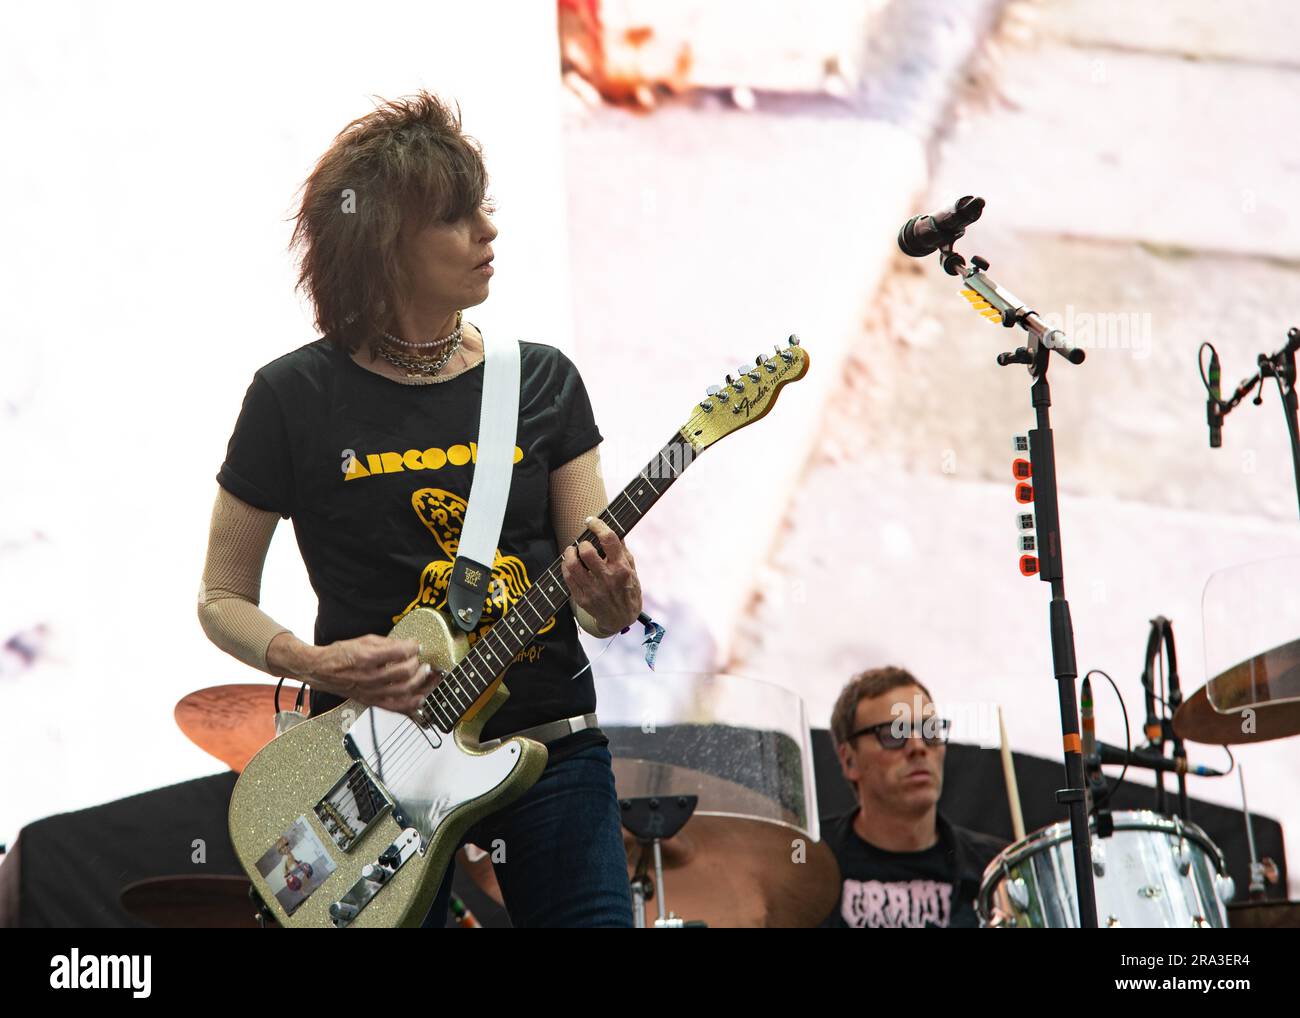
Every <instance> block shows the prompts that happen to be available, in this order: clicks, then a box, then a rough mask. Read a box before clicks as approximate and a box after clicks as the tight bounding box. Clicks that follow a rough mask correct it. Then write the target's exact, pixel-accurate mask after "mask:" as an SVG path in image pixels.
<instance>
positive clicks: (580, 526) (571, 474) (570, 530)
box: [550, 446, 613, 637]
mask: <svg viewBox="0 0 1300 1018" xmlns="http://www.w3.org/2000/svg"><path fill="white" fill-rule="evenodd" d="M550 488H551V526H552V527H554V528H555V541H556V544H558V545H559V547H560V550H561V551H563V549H564V546H565V545H566V544H572V543H573V542H574V541H575V540H576V539H577V537H578V535H579V534H581V533H582V532H583V531H584V530H586V529H587V524H586V523H585V522H584V521H585V520H586V519H587V517H588V516H595V515H596V514H597V513H599V512H600V511H601V510H602V509H604V508H605V507H606V506H607V505H609V497H608V496H607V495H606V494H605V480H604V478H603V477H601V474H600V447H599V446H594V447H593V448H591V449H588V450H587V451H586V452H584V453H582V454H581V455H579V456H575V457H574V458H573V459H571V460H569V462H568V463H566V464H564V466H561V467H556V468H555V469H554V470H552V471H551V485H550ZM570 604H571V606H572V608H573V617H574V618H575V619H577V621H578V625H580V626H581V627H582V628H583V629H585V630H586V631H587V632H588V633H590V634H591V635H592V636H599V637H605V636H612V635H613V634H612V633H602V632H601V631H600V629H599V627H598V626H597V624H596V620H595V619H593V618H592V617H591V616H590V615H588V614H587V613H586V612H585V611H583V610H582V609H581V608H580V607H579V606H578V605H577V604H574V603H572V602H570Z"/></svg>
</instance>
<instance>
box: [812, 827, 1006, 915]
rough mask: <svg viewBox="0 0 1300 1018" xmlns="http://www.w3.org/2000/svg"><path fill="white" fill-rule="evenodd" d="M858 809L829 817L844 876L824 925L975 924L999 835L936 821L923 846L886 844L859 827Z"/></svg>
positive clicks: (826, 833)
mask: <svg viewBox="0 0 1300 1018" xmlns="http://www.w3.org/2000/svg"><path fill="white" fill-rule="evenodd" d="M857 814H858V811H857V810H856V809H855V810H854V811H853V812H852V813H848V814H846V815H844V816H839V817H833V818H831V819H828V820H826V821H824V822H823V824H822V838H823V840H824V841H825V842H826V843H827V844H828V845H829V846H830V847H831V849H832V851H834V853H835V858H836V859H837V860H838V861H839V864H840V876H841V879H842V881H843V883H842V884H841V888H840V901H839V906H838V908H837V910H836V912H835V913H833V914H832V915H831V916H829V917H828V918H827V920H826V921H825V922H824V923H823V924H822V925H823V926H824V927H832V928H841V929H842V928H845V927H849V928H852V927H872V928H882V927H884V928H899V927H924V928H930V929H935V928H939V929H943V928H953V929H956V928H961V927H967V928H969V927H976V926H978V925H979V918H978V916H977V915H976V913H975V898H976V896H977V895H978V894H979V885H980V878H981V876H982V875H983V872H984V867H985V866H987V865H988V863H989V861H990V860H991V859H992V858H993V857H994V856H995V855H997V854H998V852H1000V851H1001V850H1002V848H1003V847H1004V843H1003V842H1000V841H998V839H996V838H993V837H990V836H988V835H985V834H979V833H977V832H975V831H968V830H966V829H965V828H962V827H956V826H954V825H953V824H950V823H948V821H947V820H945V819H944V817H943V815H942V814H940V815H939V816H938V818H937V821H936V826H937V827H938V834H939V840H938V842H937V843H936V844H935V845H933V846H932V847H931V848H927V849H925V850H923V851H920V852H887V851H885V850H884V849H882V848H877V847H876V846H875V845H873V844H871V843H870V842H867V841H864V840H862V838H861V837H859V836H858V833H857V832H856V831H855V830H854V829H853V820H854V818H855V817H856V816H857Z"/></svg>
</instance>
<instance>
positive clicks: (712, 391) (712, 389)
mask: <svg viewBox="0 0 1300 1018" xmlns="http://www.w3.org/2000/svg"><path fill="white" fill-rule="evenodd" d="M704 391H705V392H706V393H707V394H708V395H710V396H716V395H717V394H718V393H720V392H721V391H722V386H720V385H710V386H709V387H708V388H707V389H705V390H704Z"/></svg>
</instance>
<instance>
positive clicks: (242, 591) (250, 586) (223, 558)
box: [198, 487, 291, 674]
mask: <svg viewBox="0 0 1300 1018" xmlns="http://www.w3.org/2000/svg"><path fill="white" fill-rule="evenodd" d="M279 522H280V514H279V513H278V512H270V511H267V510H265V509H257V508H255V507H254V506H251V505H249V504H248V503H247V502H244V501H242V500H240V499H238V498H236V497H235V496H234V495H232V494H231V493H230V492H228V491H226V490H225V488H222V487H218V488H217V500H216V503H215V504H214V505H213V507H212V523H211V527H210V529H209V533H208V553H207V559H206V561H205V562H204V565H203V580H202V582H201V583H200V584H199V605H198V613H199V624H200V625H201V626H202V627H203V632H204V633H206V634H207V637H208V639H209V640H211V641H212V642H213V643H215V644H216V645H217V646H218V647H220V648H221V649H222V650H224V651H225V652H226V653H227V654H230V655H231V656H232V657H235V658H238V659H239V660H240V661H242V662H244V664H246V665H249V666H250V667H253V668H256V669H257V670H258V671H262V672H267V673H268V674H273V673H272V672H271V668H270V666H269V665H268V664H267V662H266V650H267V647H268V646H270V643H271V641H272V640H273V639H275V638H276V637H277V636H279V635H280V634H281V633H288V632H291V630H290V629H289V628H288V627H287V626H282V625H280V624H279V623H278V622H276V621H275V619H273V618H271V617H270V616H269V615H267V614H266V613H265V612H264V611H262V610H261V609H260V608H259V607H258V606H257V605H258V599H259V597H260V596H261V590H262V567H263V565H264V564H265V563H266V553H267V550H268V549H269V548H270V546H271V537H272V536H273V535H274V533H275V527H276V524H277V523H279Z"/></svg>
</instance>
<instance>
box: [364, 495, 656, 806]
mask: <svg viewBox="0 0 1300 1018" xmlns="http://www.w3.org/2000/svg"><path fill="white" fill-rule="evenodd" d="M619 496H620V497H622V498H624V499H626V500H627V502H628V504H629V506H630V507H631V509H632V511H633V512H634V513H636V514H637V515H638V516H640V515H643V514H642V513H641V511H640V510H639V509H638V508H637V506H636V503H635V502H633V501H632V499H631V498H630V497H628V495H627V490H626V489H623V490H621V491H620V492H619ZM617 503H618V498H615V500H614V502H612V503H610V505H609V506H607V507H606V509H605V510H604V511H605V512H608V513H609V515H610V517H611V518H612V519H613V520H614V521H615V522H616V523H618V525H619V529H620V530H622V531H623V533H625V534H626V533H627V530H628V528H627V526H626V525H625V520H624V519H623V518H622V516H621V515H620V513H621V512H625V511H626V509H625V508H624V507H621V506H620V507H616V506H617ZM557 561H558V560H557ZM554 565H555V563H552V564H551V565H550V566H548V567H547V568H546V570H545V571H544V572H543V574H542V575H543V576H546V575H549V574H551V573H552V570H553V569H554ZM553 578H554V579H555V580H556V582H558V583H559V584H560V585H561V589H565V588H564V587H563V579H562V577H553ZM532 589H536V587H534V588H532ZM566 593H567V590H566ZM525 596H527V595H525ZM571 596H572V595H569V597H571ZM569 597H565V598H564V599H563V600H561V601H560V604H559V605H557V606H556V610H558V608H559V607H560V606H561V605H563V604H564V603H565V601H568V600H569ZM548 600H549V599H548ZM529 607H530V608H531V607H532V605H530V606H529ZM533 611H534V613H535V614H540V613H539V612H537V609H536V608H533ZM507 617H508V615H506V616H502V618H501V619H499V620H498V622H497V624H498V625H499V624H500V623H501V622H504V621H505V620H506V618H507ZM542 621H543V622H544V621H545V620H544V619H543V620H542ZM495 631H496V625H494V626H493V627H492V628H491V629H489V630H488V631H487V632H486V633H484V634H483V640H485V639H487V638H488V637H489V636H491V635H492V634H493V633H495ZM497 640H498V641H501V640H503V637H501V636H500V635H499V634H498V635H497ZM481 642H482V640H479V641H476V643H475V647H477V646H478V643H481ZM472 649H473V648H471V650H472ZM507 649H508V647H507ZM467 656H468V655H467ZM496 656H497V657H498V659H501V658H503V657H504V655H502V654H501V653H500V651H498V652H497V653H496ZM510 657H511V659H513V657H514V655H513V654H511V655H510ZM512 663H513V661H512ZM458 664H459V662H458ZM503 670H504V669H503ZM448 674H449V675H450V674H451V673H450V672H448ZM498 674H500V672H496V673H494V674H493V676H492V679H491V680H490V681H489V682H488V684H487V685H488V686H490V685H491V684H492V683H493V682H495V681H496V675H498ZM457 685H459V684H458V683H457ZM438 688H441V686H440V687H438ZM484 691H486V690H484ZM435 692H436V690H435ZM460 693H461V696H462V697H464V698H466V699H469V694H468V693H467V692H466V691H465V690H464V689H463V688H462V689H460ZM430 696H432V694H430ZM479 696H482V692H480V693H479V694H478V696H475V697H474V698H473V699H472V700H469V703H470V704H472V703H474V702H475V701H476V700H477V699H478V697H479ZM394 713H395V712H394ZM458 720H459V719H457V721H458ZM455 723H456V722H453V725H452V728H453V730H454V728H455ZM439 733H440V736H441V737H442V738H451V737H452V732H446V733H443V732H442V731H441V728H439ZM424 743H425V734H424V731H423V730H422V728H421V726H420V725H419V724H417V723H416V722H414V721H412V720H411V719H410V718H409V717H405V716H404V720H403V721H401V722H399V723H398V724H397V725H395V726H394V729H393V731H392V732H390V733H389V735H388V736H387V737H386V738H385V739H384V741H383V742H381V743H380V745H378V746H376V747H375V749H374V750H373V751H372V752H371V753H370V754H368V755H366V756H365V757H364V759H365V761H366V763H367V764H369V765H370V766H371V767H372V768H374V769H376V770H377V769H378V763H377V761H378V758H379V756H381V755H383V756H385V757H387V758H388V759H387V762H386V765H385V767H384V770H385V771H386V772H387V776H386V777H385V779H384V780H386V781H396V780H398V779H399V778H400V777H402V776H403V775H404V774H407V773H409V772H410V770H411V768H412V767H414V766H415V764H414V763H413V762H412V760H411V758H412V756H413V755H414V757H415V758H416V759H418V758H419V756H420V753H419V750H420V749H421V748H422V747H423V745H424Z"/></svg>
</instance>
